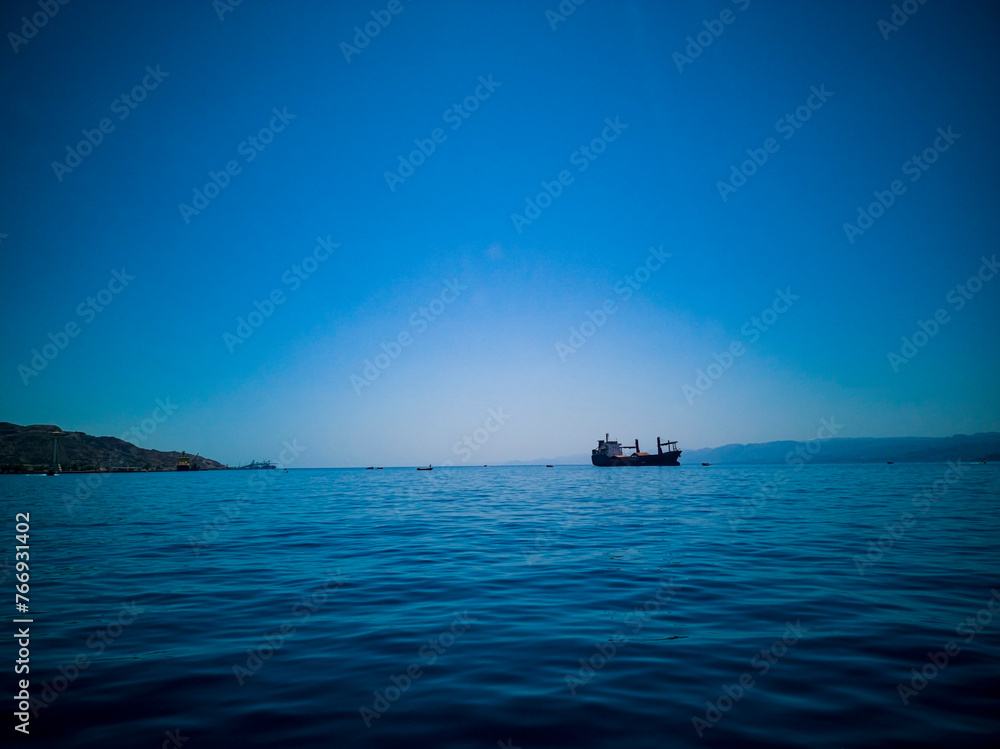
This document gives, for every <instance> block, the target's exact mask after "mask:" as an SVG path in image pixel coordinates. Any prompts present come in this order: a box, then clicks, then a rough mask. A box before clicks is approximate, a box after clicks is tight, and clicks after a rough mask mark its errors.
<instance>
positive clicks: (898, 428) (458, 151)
mask: <svg viewBox="0 0 1000 749" xmlns="http://www.w3.org/2000/svg"><path fill="white" fill-rule="evenodd" d="M47 8H48V10H46V9H47ZM52 8H57V12H56V14H55V15H51V9H52ZM560 8H561V9H562V11H563V12H562V13H560ZM568 10H572V11H573V12H572V13H570V14H566V13H565V11H568ZM905 10H909V11H913V12H912V14H909V15H908V14H907V13H906V12H905ZM893 13H894V11H893V6H892V4H891V3H888V2H886V3H873V2H861V1H860V0H847V1H846V2H840V3H801V2H794V3H793V2H779V3H764V2H760V0H749V1H748V0H738V1H737V2H732V1H731V0H714V1H712V2H692V3H662V2H650V1H647V0H644V1H624V2H607V1H602V0H587V2H584V3H582V4H580V5H579V6H576V5H575V4H574V3H572V2H563V3H562V4H561V5H559V4H558V3H557V1H556V0H547V1H539V2H504V3H432V2H429V1H424V0H417V1H416V2H410V1H409V0H400V2H393V3H388V2H381V0H376V2H372V3H357V2H338V3H326V2H297V3H294V4H293V3H264V2H261V1H260V0H244V2H242V3H240V4H239V5H236V6H230V5H228V4H226V3H223V2H221V1H220V2H217V3H215V4H214V5H213V3H212V2H210V0H203V1H202V2H191V3H166V2H151V3H134V2H101V3H86V2H81V1H79V0H78V1H77V2H69V3H68V4H66V5H57V4H56V3H55V2H53V3H51V7H50V6H49V5H47V4H46V3H45V2H44V0H43V2H41V3H38V2H37V1H35V2H29V0H14V1H13V2H10V3H6V4H4V9H3V11H2V13H0V30H2V31H3V33H4V34H5V39H6V42H5V44H6V46H4V47H3V48H2V49H0V87H2V91H3V101H4V117H3V118H2V121H0V128H2V131H3V137H2V138H0V149H2V154H3V171H2V179H0V268H2V276H0V343H2V349H0V420H6V421H12V422H15V423H19V424H30V423H54V424H58V425H59V426H61V427H63V428H64V429H72V430H82V431H86V432H88V433H92V434H97V435H113V436H121V435H124V434H125V433H126V432H128V431H129V430H131V429H138V430H140V431H139V434H140V435H141V439H140V438H139V437H136V436H133V437H132V438H130V439H131V441H133V442H136V444H139V445H141V446H143V447H153V448H157V449H163V450H182V449H183V450H187V451H189V452H200V453H201V454H203V455H207V456H209V457H212V458H215V459H218V460H221V461H223V462H229V463H236V462H240V461H247V460H250V459H253V458H259V459H264V458H270V459H275V460H276V459H278V457H279V453H280V451H281V450H282V445H283V443H285V442H289V443H293V441H295V442H297V444H298V445H299V446H301V447H302V448H303V449H304V451H303V452H302V453H301V455H300V456H299V457H298V458H297V459H296V462H295V463H294V465H296V466H351V465H369V464H378V465H415V464H426V463H435V464H444V463H449V462H451V463H455V464H458V465H465V464H476V463H497V462H501V461H505V460H515V459H532V458H538V457H551V456H559V455H569V454H578V453H583V452H588V451H589V449H590V448H591V447H593V446H595V444H596V442H595V440H596V439H597V438H598V437H601V436H603V435H604V433H605V432H611V433H612V435H613V436H618V437H620V438H622V439H623V440H632V439H634V438H636V437H638V438H639V439H640V444H641V445H642V446H643V447H644V448H645V447H648V446H649V445H650V444H651V443H654V441H655V438H656V437H657V436H660V437H663V438H664V439H667V438H669V439H674V440H678V441H680V446H681V448H697V447H706V446H716V445H721V444H726V443H731V442H759V441H768V440H777V439H809V438H812V437H815V436H816V431H817V429H818V428H819V427H820V419H823V418H826V419H830V418H831V417H832V418H833V419H835V421H836V423H837V424H839V425H842V429H841V431H840V432H839V434H838V436H844V437H866V436H870V437H877V436H903V435H915V436H938V435H949V434H953V433H972V432H977V431H992V430H1000V388H998V387H997V383H998V380H1000V346H998V343H1000V335H998V326H997V321H998V319H1000V280H997V279H995V278H994V277H993V276H994V274H1000V271H994V270H991V269H990V265H989V263H987V264H985V265H984V263H983V260H981V258H983V257H985V258H986V260H987V261H991V259H992V258H993V257H995V256H996V254H997V250H998V247H997V244H998V243H997V237H998V217H1000V212H998V211H997V209H996V206H997V198H998V193H1000V189H998V181H997V175H998V174H1000V141H998V138H997V132H998V131H997V122H998V106H997V96H996V91H997V90H998V82H1000V81H998V78H1000V76H998V72H1000V67H998V62H1000V49H998V47H997V45H996V43H995V32H996V28H997V24H998V21H1000V17H998V16H1000V11H998V10H997V6H996V5H995V4H994V3H988V2H964V1H963V2H947V3H946V2H943V0H928V2H926V3H925V4H920V3H918V2H916V0H910V2H907V3H902V5H901V7H900V10H899V11H898V12H897V13H896V17H895V19H894V18H893ZM220 15H221V18H220ZM39 21H42V22H43V23H42V24H38V23H37V22H39ZM880 21H883V22H884V23H882V24H880ZM900 21H905V23H900ZM26 22H27V23H26ZM366 24H367V26H366ZM355 27H358V30H357V31H356V30H355ZM366 28H367V29H368V32H369V33H368V34H366V33H365V29H366ZM375 31H377V34H375V35H372V36H369V34H370V33H371V32H375ZM688 37H690V39H688ZM706 43H707V44H706ZM102 126H103V129H102ZM939 129H940V130H939ZM88 140H89V141H90V142H88ZM81 141H82V144H81ZM91 143H93V144H94V145H91ZM421 150H422V151H423V152H421ZM914 157H916V158H917V161H914ZM754 161H756V162H757V163H754ZM744 162H746V163H744ZM734 171H735V174H734ZM741 171H742V173H741ZM894 182H895V192H894V191H893V187H894ZM876 193H878V195H876ZM540 194H541V197H539V196H540ZM550 196H552V197H550ZM879 200H881V202H882V204H888V206H887V207H883V206H882V205H879V204H878V201H879ZM872 203H876V205H875V206H874V207H872V208H871V210H870V211H869V209H868V206H869V205H870V204H872ZM859 209H863V210H864V211H865V215H862V216H860V217H859ZM845 224H849V226H847V227H846V228H845ZM977 273H978V274H980V279H985V280H977V281H974V282H972V283H971V284H970V283H969V279H970V277H973V276H976V275H977ZM959 286H961V287H962V288H961V289H960V288H959ZM272 294H273V295H274V296H273V298H272ZM91 300H92V301H91ZM608 300H610V301H608ZM939 310H943V312H938V311H939ZM265 313H269V314H267V315H265ZM588 313H590V314H588ZM936 314H937V315H938V320H935V315H936ZM240 319H242V320H243V321H244V322H243V324H241V323H240ZM921 321H924V322H925V325H924V327H925V328H926V329H928V330H930V331H933V332H934V335H933V336H930V335H928V334H927V333H924V332H923V331H922V330H921V327H920V324H919V323H920V322H921ZM928 321H930V322H928ZM67 326H68V330H67ZM571 329H575V330H576V334H574V333H573V331H572V330H571ZM401 334H402V341H400V336H401ZM915 334H916V336H915V337H916V339H917V340H916V341H914V340H913V338H914V335H915ZM904 337H905V338H907V339H909V341H910V343H911V344H913V346H914V347H913V348H908V344H904V342H903V341H902V340H901V339H903V338H904ZM403 343H406V344H407V345H402V344H403ZM383 344H385V345H384V347H383ZM581 344H582V345H581ZM917 344H922V345H917ZM397 346H398V348H397ZM46 347H47V348H46ZM890 354H891V355H892V356H890ZM43 365H44V366H43ZM726 365H728V366H726ZM376 373H377V375H378V376H377V377H374V375H375V374H376ZM158 408H159V409H160V410H159V411H157V409H158ZM491 409H492V415H491V411H490V410H491ZM154 419H155V420H154ZM144 420H145V422H144ZM143 424H145V431H144V432H143V431H142V429H143ZM152 427H155V429H154V428H152ZM476 430H479V431H478V432H477V431H476ZM134 434H135V433H133V435H134ZM464 438H468V442H467V443H466V445H463V444H462V441H463V439H464ZM654 446H655V445H654ZM463 448H464V449H463Z"/></svg>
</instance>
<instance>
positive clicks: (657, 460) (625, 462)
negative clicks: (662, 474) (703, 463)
mask: <svg viewBox="0 0 1000 749" xmlns="http://www.w3.org/2000/svg"><path fill="white" fill-rule="evenodd" d="M627 447H629V448H632V446H631V445H628V446H627ZM663 448H667V450H666V452H664V450H663ZM633 449H634V452H633V453H632V454H631V455H625V454H623V453H622V445H621V443H620V442H618V440H613V439H609V437H608V435H607V434H605V435H604V439H602V440H598V441H597V448H596V449H594V450H591V451H590V462H591V463H593V464H594V465H595V466H601V467H607V466H679V465H680V463H679V462H678V460H677V459H678V458H679V457H680V456H681V451H680V450H678V449H677V443H676V442H669V441H668V442H660V438H659V437H657V438H656V455H650V454H649V453H644V452H640V451H639V440H638V439H637V440H636V441H635V447H634V448H633Z"/></svg>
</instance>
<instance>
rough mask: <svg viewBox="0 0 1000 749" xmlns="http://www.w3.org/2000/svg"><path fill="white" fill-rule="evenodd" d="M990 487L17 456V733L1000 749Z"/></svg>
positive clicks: (571, 470) (863, 477)
mask: <svg viewBox="0 0 1000 749" xmlns="http://www.w3.org/2000/svg"><path fill="white" fill-rule="evenodd" d="M949 471H950V472H949ZM88 481H89V482H90V483H89V484H88V483H87V482H88ZM998 497H1000V467H998V466H997V465H992V464H991V465H979V464H971V465H966V464H962V465H961V466H959V467H958V469H957V470H956V469H955V468H950V469H949V467H948V466H947V465H945V464H897V465H806V466H804V467H803V468H801V469H800V470H795V469H793V468H790V467H787V466H760V467H749V466H739V467H724V466H712V467H710V468H702V467H700V466H698V467H696V466H683V467H680V468H639V469H620V470H614V469H597V468H593V467H589V466H587V467H583V466H574V467H556V468H551V469H546V468H542V467H498V468H493V467H490V468H440V469H438V468H436V469H435V470H434V471H429V472H420V473H418V472H416V471H414V470H412V469H386V470H383V471H377V470H376V471H366V470H363V469H360V470H347V469H339V470H336V469H331V470H291V471H289V472H287V473H286V472H284V471H229V472H208V471H204V472H198V473H188V474H179V473H162V474H132V475H129V474H109V475H101V476H94V475H91V476H72V475H61V476H56V477H43V476H3V477H0V506H2V509H3V513H2V518H3V526H4V527H3V528H2V530H0V556H2V558H3V559H4V561H5V564H6V566H5V567H4V569H2V570H0V578H2V581H0V588H6V590H7V592H6V593H5V594H4V597H5V598H6V597H8V596H9V600H10V603H9V604H4V606H5V611H4V617H3V619H4V621H6V622H7V624H5V625H4V626H5V628H6V629H7V632H5V633H4V638H3V639H4V640H5V641H6V643H7V645H6V646H5V647H4V658H3V662H4V663H5V664H6V665H5V666H3V671H4V684H5V685H6V688H5V689H4V693H5V694H6V695H7V696H8V702H7V706H6V709H5V710H4V714H5V715H7V716H8V717H7V718H6V719H5V721H4V722H5V727H4V729H3V731H4V734H5V735H4V737H3V742H4V743H5V744H8V741H9V742H10V743H9V744H8V745H13V742H14V741H15V740H17V741H20V743H23V744H24V745H29V744H30V745H31V746H35V747H49V746H53V747H80V748H83V747H150V748H152V747H163V746H167V747H170V746H184V747H185V748H186V749H197V748H198V747H211V748H212V749H219V748H220V747H258V746H259V747H272V746H273V747H283V746H308V747H312V746H316V747H342V746H343V747H353V746H357V747H438V748H441V749H459V748H463V749H464V748H466V747H481V748H483V749H493V748H494V747H497V746H501V747H521V748H522V749H536V748H542V747H674V746H678V747H696V746H697V747H702V746H706V747H707V746H713V747H714V746H726V747H730V746H749V747H754V746H774V747H804V746H808V747H866V746H871V747H875V746H880V747H903V746H906V747H922V746H954V747H958V746H961V747H988V746H997V745H1000V678H998V676H1000V565H998V561H1000V505H998ZM19 512H28V513H30V537H29V541H30V592H29V598H30V613H29V614H28V615H27V616H30V617H31V618H32V619H33V623H31V624H30V632H31V640H30V674H29V675H28V677H27V678H29V679H30V687H29V689H30V693H31V699H32V701H33V709H32V713H33V716H32V718H31V722H30V732H31V733H30V738H28V739H27V740H25V737H23V736H21V735H20V734H18V733H16V732H15V731H14V730H13V726H14V725H15V724H16V723H17V721H16V720H15V719H14V718H13V717H11V715H12V713H14V712H15V711H16V710H17V707H16V705H17V703H16V700H14V699H12V697H13V694H14V693H15V690H16V686H15V674H14V661H15V659H16V658H17V648H16V645H14V644H12V640H13V638H12V637H11V635H12V634H13V633H14V632H15V631H16V629H15V627H17V626H23V625H15V624H13V623H12V619H13V618H15V617H17V616H19V615H18V614H17V613H16V611H15V610H14V584H15V580H14V578H13V569H12V568H13V566H14V562H15V560H14V545H15V543H16V542H15V539H14V537H15V514H16V513H19ZM880 537H881V540H880ZM870 542H872V544H873V545H870ZM874 544H880V545H881V548H879V547H878V546H875V545H874ZM990 606H992V607H993V609H994V610H991V608H990ZM970 617H971V619H970ZM977 617H978V618H977ZM970 622H971V624H970ZM949 643H951V645H949ZM949 649H950V654H949ZM938 653H944V655H943V656H940V655H937V654H938ZM929 654H930V656H929ZM932 658H933V660H932ZM945 658H946V659H947V660H946V661H945V660H944V659H945ZM935 660H936V663H935V662H934V661H935ZM914 670H915V672H914ZM921 671H923V673H922V674H921ZM915 673H916V675H915ZM16 678H25V677H24V676H19V677H16ZM899 685H903V687H905V688H904V689H901V688H900V686H899Z"/></svg>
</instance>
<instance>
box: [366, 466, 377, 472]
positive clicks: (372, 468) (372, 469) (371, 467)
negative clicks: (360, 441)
mask: <svg viewBox="0 0 1000 749" xmlns="http://www.w3.org/2000/svg"><path fill="white" fill-rule="evenodd" d="M365 470H366V471H374V470H375V466H368V467H367V468H365Z"/></svg>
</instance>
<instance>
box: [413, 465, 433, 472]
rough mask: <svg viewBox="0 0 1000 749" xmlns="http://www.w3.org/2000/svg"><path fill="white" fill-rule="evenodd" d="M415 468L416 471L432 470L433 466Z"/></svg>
mask: <svg viewBox="0 0 1000 749" xmlns="http://www.w3.org/2000/svg"><path fill="white" fill-rule="evenodd" d="M417 470H418V471H433V470H434V466H431V465H429V466H427V467H426V468H418V469H417Z"/></svg>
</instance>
